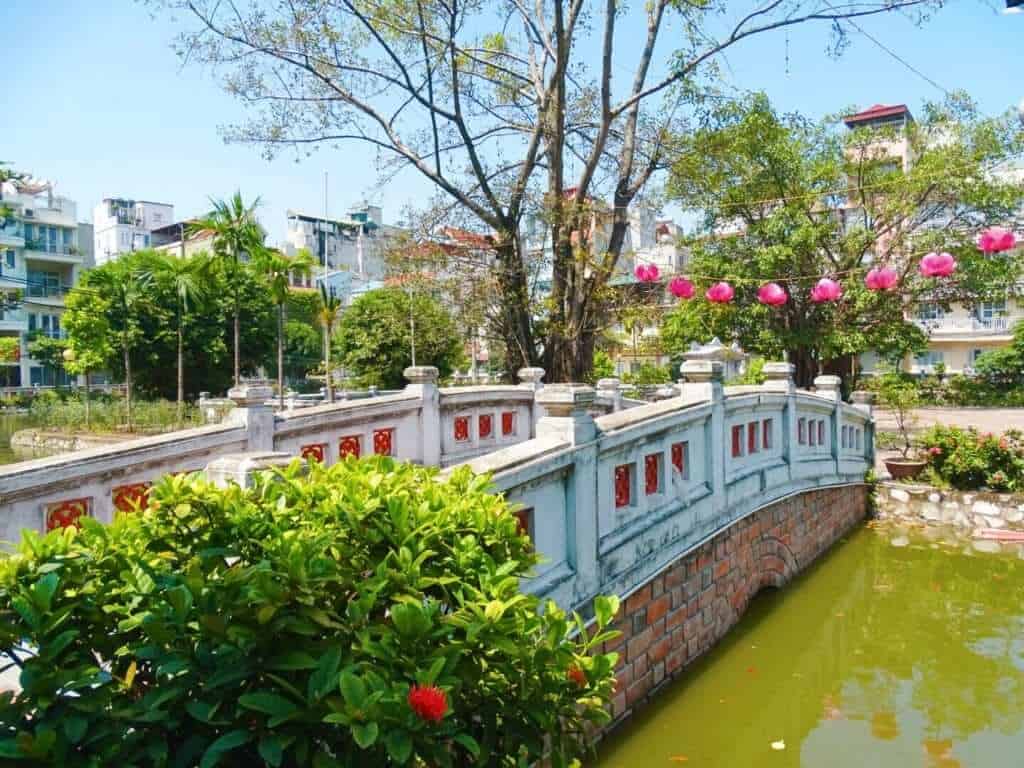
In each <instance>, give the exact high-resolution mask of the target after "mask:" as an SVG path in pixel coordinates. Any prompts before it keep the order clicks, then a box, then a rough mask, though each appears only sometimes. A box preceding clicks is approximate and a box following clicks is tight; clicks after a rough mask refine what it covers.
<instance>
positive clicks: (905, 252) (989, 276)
mask: <svg viewBox="0 0 1024 768" xmlns="http://www.w3.org/2000/svg"><path fill="white" fill-rule="evenodd" d="M902 140H905V141H906V143H907V153H908V154H909V156H910V157H912V158H913V163H912V164H911V165H910V167H909V168H903V167H902V164H901V162H900V158H899V157H898V156H897V157H894V156H892V155H889V154H887V153H886V151H885V150H884V146H885V143H886V142H892V143H897V145H898V142H899V141H902ZM1022 148H1024V136H1022V131H1021V130H1020V128H1019V127H1017V126H1016V122H1015V121H1014V120H1012V119H1011V117H1010V116H1009V115H1005V116H1002V117H998V118H983V117H980V116H979V115H978V113H977V111H976V110H975V108H974V106H973V104H971V103H970V102H969V101H968V100H967V99H966V98H963V97H955V98H950V99H949V100H947V101H946V102H944V103H943V104H938V105H932V104H929V105H925V107H924V110H923V113H922V114H921V116H920V119H919V120H917V121H916V122H911V123H910V124H909V125H908V126H907V128H906V129H905V131H903V133H902V134H900V135H897V132H896V130H895V129H893V130H888V131H886V130H857V131H851V132H847V133H844V134H842V135H838V134H837V133H836V132H835V130H834V128H833V125H832V124H831V123H821V124H817V123H812V122H810V121H808V120H806V119H804V118H802V117H800V116H798V115H780V114H779V113H777V112H776V111H775V110H774V109H773V108H772V107H771V105H770V104H769V103H768V100H767V99H766V98H765V97H764V96H763V95H758V96H754V97H752V98H751V99H749V100H746V101H743V102H739V103H730V104H727V105H724V106H722V107H720V108H719V109H718V110H716V112H715V114H714V122H713V124H712V125H711V126H710V127H708V128H706V129H704V130H701V131H698V132H696V133H695V134H693V135H690V136H685V137H681V138H680V139H679V141H678V142H677V145H676V150H677V152H678V155H679V159H678V161H677V162H676V163H675V164H674V166H673V167H672V173H671V179H670V186H669V191H670V196H671V197H672V198H674V199H675V200H676V201H678V202H680V203H681V204H682V205H684V206H685V207H689V208H696V209H701V210H703V211H704V212H705V214H706V218H705V221H704V227H703V229H702V231H701V232H699V233H698V234H697V236H695V237H694V238H692V239H690V240H689V241H688V242H687V246H688V247H689V248H690V249H691V259H690V266H689V268H690V270H692V274H693V276H694V277H695V278H696V279H698V280H699V281H700V282H701V283H702V284H704V285H706V284H708V283H710V282H712V281H716V280H726V281H729V282H730V283H731V284H732V285H733V286H734V287H735V289H736V297H735V300H734V301H733V302H732V303H730V304H719V305H713V304H710V303H709V302H707V301H705V300H704V299H703V298H698V299H695V300H692V301H689V302H682V303H680V305H679V307H678V309H677V310H676V311H675V312H674V313H672V315H671V316H670V317H669V318H668V319H667V320H666V322H665V327H664V337H665V340H666V343H667V345H668V346H669V348H672V349H674V350H675V351H677V352H681V351H683V350H685V348H686V347H687V346H688V345H689V343H690V342H691V341H695V340H696V341H702V342H706V341H708V340H710V339H711V338H712V337H714V336H718V337H719V338H722V339H735V340H738V341H739V342H740V344H742V346H743V347H744V348H745V349H747V350H748V351H751V352H756V353H758V354H761V355H763V356H765V357H769V358H777V357H778V356H779V355H780V354H781V353H783V352H785V353H786V354H787V356H788V359H789V361H790V362H792V363H793V364H794V365H795V366H796V374H797V380H798V382H799V384H800V385H801V386H807V385H809V384H810V383H811V382H812V380H813V378H814V376H815V375H817V374H818V373H819V372H820V369H821V366H822V365H823V364H825V363H827V362H828V361H835V360H840V359H842V358H844V357H847V358H848V357H849V356H854V355H857V354H858V353H860V352H863V351H864V350H868V349H877V350H879V352H880V353H881V354H882V356H883V357H895V358H901V357H902V356H903V355H904V354H905V353H907V352H908V351H910V350H913V349H915V348H919V347H920V346H922V345H923V344H924V341H925V336H924V334H923V333H922V332H921V330H920V329H919V328H918V327H917V326H916V325H914V324H912V323H910V322H908V321H907V320H906V319H905V318H906V317H908V316H911V315H912V314H914V313H915V307H916V305H917V304H918V303H919V302H921V301H934V302H937V303H938V304H940V305H941V306H943V307H945V308H946V309H947V310H948V308H949V305H950V304H951V303H954V302H957V303H964V304H967V305H968V306H973V305H974V304H976V303H977V302H980V301H986V300H993V299H998V298H1003V297H1005V293H1006V286H1008V285H1013V284H1014V283H1015V282H1016V279H1017V276H1018V274H1019V272H1020V260H1019V258H1016V257H1014V256H1011V255H1006V254H1003V255H998V256H995V257H986V256H984V255H983V254H981V253H980V252H979V251H978V249H977V248H976V246H975V243H974V236H975V233H977V232H978V231H979V230H980V229H983V228H985V227H986V226H990V225H994V224H998V223H1001V222H1003V221H1006V220H1008V219H1010V218H1011V217H1012V216H1013V214H1014V213H1015V212H1016V210H1018V209H1019V206H1020V205H1021V203H1022V202H1024V184H1021V183H1019V182H1014V181H1012V180H1010V179H1008V178H1001V177H999V176H997V175H994V174H992V173H990V172H989V171H990V169H992V168H993V167H997V166H998V165H999V164H1000V163H1002V162H1004V161H1005V160H1007V159H1008V158H1010V157H1012V156H1014V155H1015V154H1017V153H1018V152H1020V151H1021V149H1022ZM933 250H937V251H949V252H951V253H953V254H954V255H955V257H956V260H957V262H958V264H959V267H958V269H957V272H956V274H955V275H954V276H953V278H952V279H948V280H935V279H925V278H922V277H921V276H920V275H919V274H918V270H917V267H918V262H919V260H920V258H921V257H922V256H923V255H924V254H925V253H927V252H929V251H933ZM880 263H881V264H888V265H891V266H892V267H894V268H895V269H896V270H897V271H898V273H899V281H900V282H899V285H898V290H895V291H888V292H873V291H869V290H867V289H866V288H865V287H864V283H863V280H864V276H865V272H866V271H867V269H868V268H869V267H870V266H872V265H877V264H880ZM822 276H831V277H833V278H835V279H836V280H838V281H840V282H841V284H842V287H843V292H844V295H843V298H842V300H841V301H838V302H831V303H819V304H816V303H813V302H811V301H810V299H809V293H810V288H811V287H812V285H813V284H814V283H815V282H816V281H817V280H818V279H819V278H820V277H822ZM768 281H774V282H777V283H779V284H781V285H782V286H783V287H784V288H785V290H786V291H787V293H788V294H789V300H788V301H787V303H786V304H785V305H783V306H781V307H769V306H765V305H762V304H760V303H759V302H758V300H757V291H758V288H759V287H760V286H761V285H762V284H764V283H766V282H768Z"/></svg>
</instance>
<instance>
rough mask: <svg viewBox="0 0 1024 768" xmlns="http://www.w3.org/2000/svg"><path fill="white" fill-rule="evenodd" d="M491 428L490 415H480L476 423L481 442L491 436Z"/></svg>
mask: <svg viewBox="0 0 1024 768" xmlns="http://www.w3.org/2000/svg"><path fill="white" fill-rule="evenodd" d="M492 426H493V424H492V417H491V414H489V413H481V414H480V418H479V420H478V421H477V430H478V434H479V435H480V439H481V440H483V439H484V438H485V437H490V436H491V429H492Z"/></svg>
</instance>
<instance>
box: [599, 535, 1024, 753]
mask: <svg viewBox="0 0 1024 768" xmlns="http://www.w3.org/2000/svg"><path fill="white" fill-rule="evenodd" d="M894 536H895V534H894V533H892V532H891V531H888V532H887V531H885V530H883V529H879V530H874V529H871V528H862V529H860V530H858V531H856V532H854V533H852V534H851V535H850V536H849V537H848V538H847V539H846V540H844V541H843V542H842V543H840V544H839V545H837V546H836V547H835V548H834V549H833V550H832V551H831V552H830V553H829V554H828V555H827V556H826V557H824V558H823V559H822V560H821V561H820V562H819V563H818V564H817V565H816V566H815V567H814V568H812V569H810V570H809V571H808V572H807V573H805V574H803V575H802V576H801V577H800V578H799V579H798V580H796V581H795V582H794V583H792V584H790V585H789V586H787V587H786V588H785V589H783V590H781V591H778V592H767V593H762V594H761V595H759V596H758V597H757V598H756V599H755V601H754V602H753V603H752V605H751V606H750V608H749V610H748V612H747V613H746V615H745V616H744V618H743V619H742V620H741V622H740V623H739V624H738V625H737V626H736V627H735V628H733V630H732V631H731V632H730V633H729V634H728V635H727V636H726V637H725V639H724V640H723V641H722V642H721V643H720V644H719V645H718V646H717V648H715V649H714V650H713V651H711V652H710V653H709V654H708V655H707V656H706V657H705V658H703V659H702V660H700V661H698V662H697V663H695V664H694V665H693V666H691V667H690V668H689V669H687V670H686V671H684V672H683V674H682V676H681V677H679V678H678V679H677V680H676V681H675V682H673V683H672V684H671V685H669V686H668V687H667V688H666V689H664V690H663V691H662V692H661V694H660V695H659V696H658V697H657V698H656V699H655V701H654V702H653V703H652V704H651V705H649V706H648V707H647V708H645V709H643V710H641V712H640V713H638V715H637V716H636V717H635V718H633V720H631V721H630V722H628V723H627V724H626V725H625V726H624V727H623V728H621V729H619V730H618V731H617V732H616V733H614V734H613V735H612V736H611V737H610V738H609V739H608V740H607V741H606V742H604V743H603V744H602V745H601V748H600V750H599V759H598V760H597V762H596V765H598V766H600V768H627V766H628V767H629V768H638V767H639V766H644V767H646V766H667V767H669V768H671V766H685V767H686V768H703V767H704V766H716V767H721V768H726V767H728V768H746V766H753V767H755V768H761V766H766V767H767V768H784V767H786V766H789V767H795V766H806V767H808V768H896V767H897V766H898V767H899V768H917V767H922V768H968V767H970V768H1004V767H1005V768H1011V767H1013V768H1016V767H1018V766H1024V560H1021V559H1020V558H1019V557H1018V556H1017V555H1016V554H1013V553H1010V554H980V553H977V552H974V551H973V550H972V549H971V548H970V545H965V544H964V543H962V542H961V543H960V544H946V543H939V542H936V541H929V540H927V539H925V538H913V537H911V539H910V541H909V546H900V547H896V546H893V545H892V544H891V543H890V541H891V540H895V539H894ZM900 543H903V544H905V543H906V539H903V541H902V542H900Z"/></svg>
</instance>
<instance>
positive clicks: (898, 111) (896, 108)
mask: <svg viewBox="0 0 1024 768" xmlns="http://www.w3.org/2000/svg"><path fill="white" fill-rule="evenodd" d="M909 114H910V110H909V109H907V105H906V104H875V105H873V106H870V107H868V108H867V109H865V110H864V111H863V112H858V113H856V114H854V115H847V116H846V117H844V118H843V122H844V123H846V124H847V125H851V124H855V123H866V122H868V121H869V120H877V119H878V118H880V117H891V116H893V115H909Z"/></svg>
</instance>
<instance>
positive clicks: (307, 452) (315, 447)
mask: <svg viewBox="0 0 1024 768" xmlns="http://www.w3.org/2000/svg"><path fill="white" fill-rule="evenodd" d="M301 450H302V458H304V459H313V460H314V461H319V462H320V463H321V464H323V463H324V459H325V458H327V443H313V444H312V445H304V446H302V449H301Z"/></svg>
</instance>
